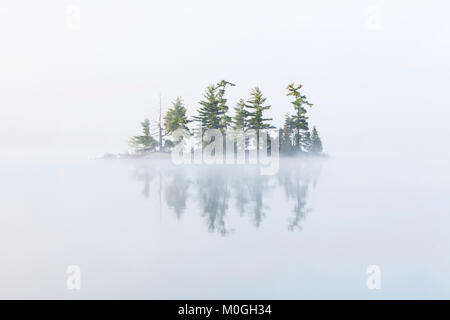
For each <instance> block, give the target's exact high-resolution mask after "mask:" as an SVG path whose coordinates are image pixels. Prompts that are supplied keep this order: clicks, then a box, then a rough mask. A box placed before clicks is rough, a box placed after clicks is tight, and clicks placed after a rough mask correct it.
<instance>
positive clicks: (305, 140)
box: [301, 131, 311, 152]
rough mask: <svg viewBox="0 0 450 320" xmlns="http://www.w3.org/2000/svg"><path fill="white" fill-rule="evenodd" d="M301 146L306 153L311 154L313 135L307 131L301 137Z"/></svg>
mask: <svg viewBox="0 0 450 320" xmlns="http://www.w3.org/2000/svg"><path fill="white" fill-rule="evenodd" d="M301 145H302V148H303V150H304V151H305V152H310V150H311V133H310V132H309V131H305V132H304V133H303V134H302V136H301Z"/></svg>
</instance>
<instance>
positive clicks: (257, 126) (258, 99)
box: [246, 87, 274, 133]
mask: <svg viewBox="0 0 450 320" xmlns="http://www.w3.org/2000/svg"><path fill="white" fill-rule="evenodd" d="M265 102H266V98H264V97H263V95H262V92H261V90H259V88H258V87H255V88H254V89H253V90H252V92H251V93H250V99H248V100H247V103H246V107H247V108H248V109H250V110H249V111H248V118H249V120H248V128H249V129H254V130H256V132H257V133H258V132H259V131H260V130H265V129H271V128H274V126H272V125H270V124H269V123H268V121H270V120H272V118H264V117H263V112H264V110H268V109H270V106H265V105H264V104H265Z"/></svg>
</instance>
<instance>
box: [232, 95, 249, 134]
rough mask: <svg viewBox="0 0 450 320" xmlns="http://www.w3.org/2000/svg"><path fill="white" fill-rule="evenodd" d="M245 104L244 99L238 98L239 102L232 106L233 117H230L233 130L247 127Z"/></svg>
mask: <svg viewBox="0 0 450 320" xmlns="http://www.w3.org/2000/svg"><path fill="white" fill-rule="evenodd" d="M245 107H246V105H245V101H244V99H240V100H239V102H238V103H237V106H236V107H235V108H234V112H235V114H234V117H233V119H232V127H233V129H235V130H241V129H243V130H244V131H245V130H246V129H247V127H248V119H247V118H248V116H249V114H248V111H247V110H246V109H245Z"/></svg>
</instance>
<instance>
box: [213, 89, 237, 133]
mask: <svg viewBox="0 0 450 320" xmlns="http://www.w3.org/2000/svg"><path fill="white" fill-rule="evenodd" d="M227 86H231V87H234V86H235V84H233V83H231V82H228V81H225V80H222V81H220V82H219V83H218V84H217V87H216V90H218V92H217V99H218V112H219V116H220V127H219V129H221V131H222V133H225V131H226V129H228V126H229V125H230V123H231V117H230V116H229V115H228V106H227V99H225V88H226V87H227Z"/></svg>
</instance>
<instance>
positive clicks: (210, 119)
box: [193, 80, 234, 133]
mask: <svg viewBox="0 0 450 320" xmlns="http://www.w3.org/2000/svg"><path fill="white" fill-rule="evenodd" d="M228 85H230V86H234V84H232V83H231V82H228V81H225V80H222V81H221V82H219V83H218V84H217V85H216V86H213V85H210V86H208V88H207V89H206V92H205V94H204V95H203V98H204V100H202V101H200V105H201V106H202V107H201V108H200V109H199V110H198V116H194V117H193V118H194V121H196V122H198V123H199V126H200V128H201V129H202V130H206V129H219V130H221V131H222V132H223V133H224V132H225V130H226V129H227V128H228V125H229V124H230V122H231V117H230V116H228V115H227V113H228V106H227V104H226V103H227V99H225V97H224V95H225V88H226V86H228Z"/></svg>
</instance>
